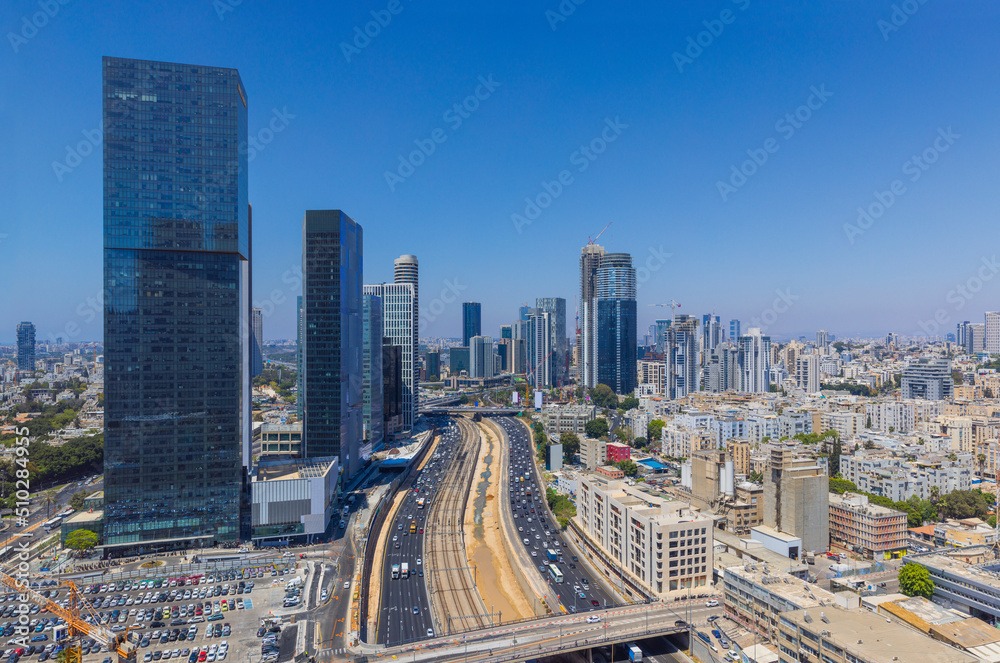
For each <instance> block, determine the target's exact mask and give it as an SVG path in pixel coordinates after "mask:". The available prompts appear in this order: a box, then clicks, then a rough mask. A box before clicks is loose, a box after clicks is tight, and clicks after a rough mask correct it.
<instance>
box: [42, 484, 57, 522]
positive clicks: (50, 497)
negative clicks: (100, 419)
mask: <svg viewBox="0 0 1000 663" xmlns="http://www.w3.org/2000/svg"><path fill="white" fill-rule="evenodd" d="M56 495H57V493H56V491H55V489H54V488H49V489H48V490H46V491H45V492H44V493H42V504H44V505H45V513H46V516H45V518H46V519H48V518H49V516H51V515H52V505H53V504H55V503H56V501H57V498H56Z"/></svg>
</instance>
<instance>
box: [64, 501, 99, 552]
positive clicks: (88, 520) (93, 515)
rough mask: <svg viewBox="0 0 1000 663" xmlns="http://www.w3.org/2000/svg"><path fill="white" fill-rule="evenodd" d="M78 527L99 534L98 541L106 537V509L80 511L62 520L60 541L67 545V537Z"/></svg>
mask: <svg viewBox="0 0 1000 663" xmlns="http://www.w3.org/2000/svg"><path fill="white" fill-rule="evenodd" d="M78 529H85V530H90V531H91V532H93V533H94V534H96V535H97V540H98V542H100V541H102V540H103V538H104V511H101V510H100V509H97V510H94V511H90V510H88V511H78V512H77V513H74V514H73V515H72V516H70V517H69V518H66V519H65V520H63V521H62V523H61V524H60V526H59V542H60V543H62V545H63V546H65V545H66V537H67V536H69V535H70V534H72V533H73V532H75V531H76V530H78Z"/></svg>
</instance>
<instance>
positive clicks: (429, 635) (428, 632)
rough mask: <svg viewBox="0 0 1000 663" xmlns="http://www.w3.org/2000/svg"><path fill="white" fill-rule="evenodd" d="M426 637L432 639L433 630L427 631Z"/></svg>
mask: <svg viewBox="0 0 1000 663" xmlns="http://www.w3.org/2000/svg"><path fill="white" fill-rule="evenodd" d="M427 637H428V638H433V637H434V629H432V628H429V629H427Z"/></svg>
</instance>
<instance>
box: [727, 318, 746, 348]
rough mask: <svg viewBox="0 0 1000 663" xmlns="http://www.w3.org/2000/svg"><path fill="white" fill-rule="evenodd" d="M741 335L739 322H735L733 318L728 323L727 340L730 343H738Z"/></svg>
mask: <svg viewBox="0 0 1000 663" xmlns="http://www.w3.org/2000/svg"><path fill="white" fill-rule="evenodd" d="M742 335H743V334H742V333H741V332H740V321H739V320H736V319H735V318H734V319H733V320H730V321H729V340H730V341H732V342H733V343H739V342H740V336H742Z"/></svg>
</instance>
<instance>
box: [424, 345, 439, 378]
mask: <svg viewBox="0 0 1000 663" xmlns="http://www.w3.org/2000/svg"><path fill="white" fill-rule="evenodd" d="M424 368H425V370H426V373H427V379H428V380H434V381H437V380H439V379H441V351H440V350H431V351H429V352H428V353H427V356H426V358H425V361H424Z"/></svg>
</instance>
